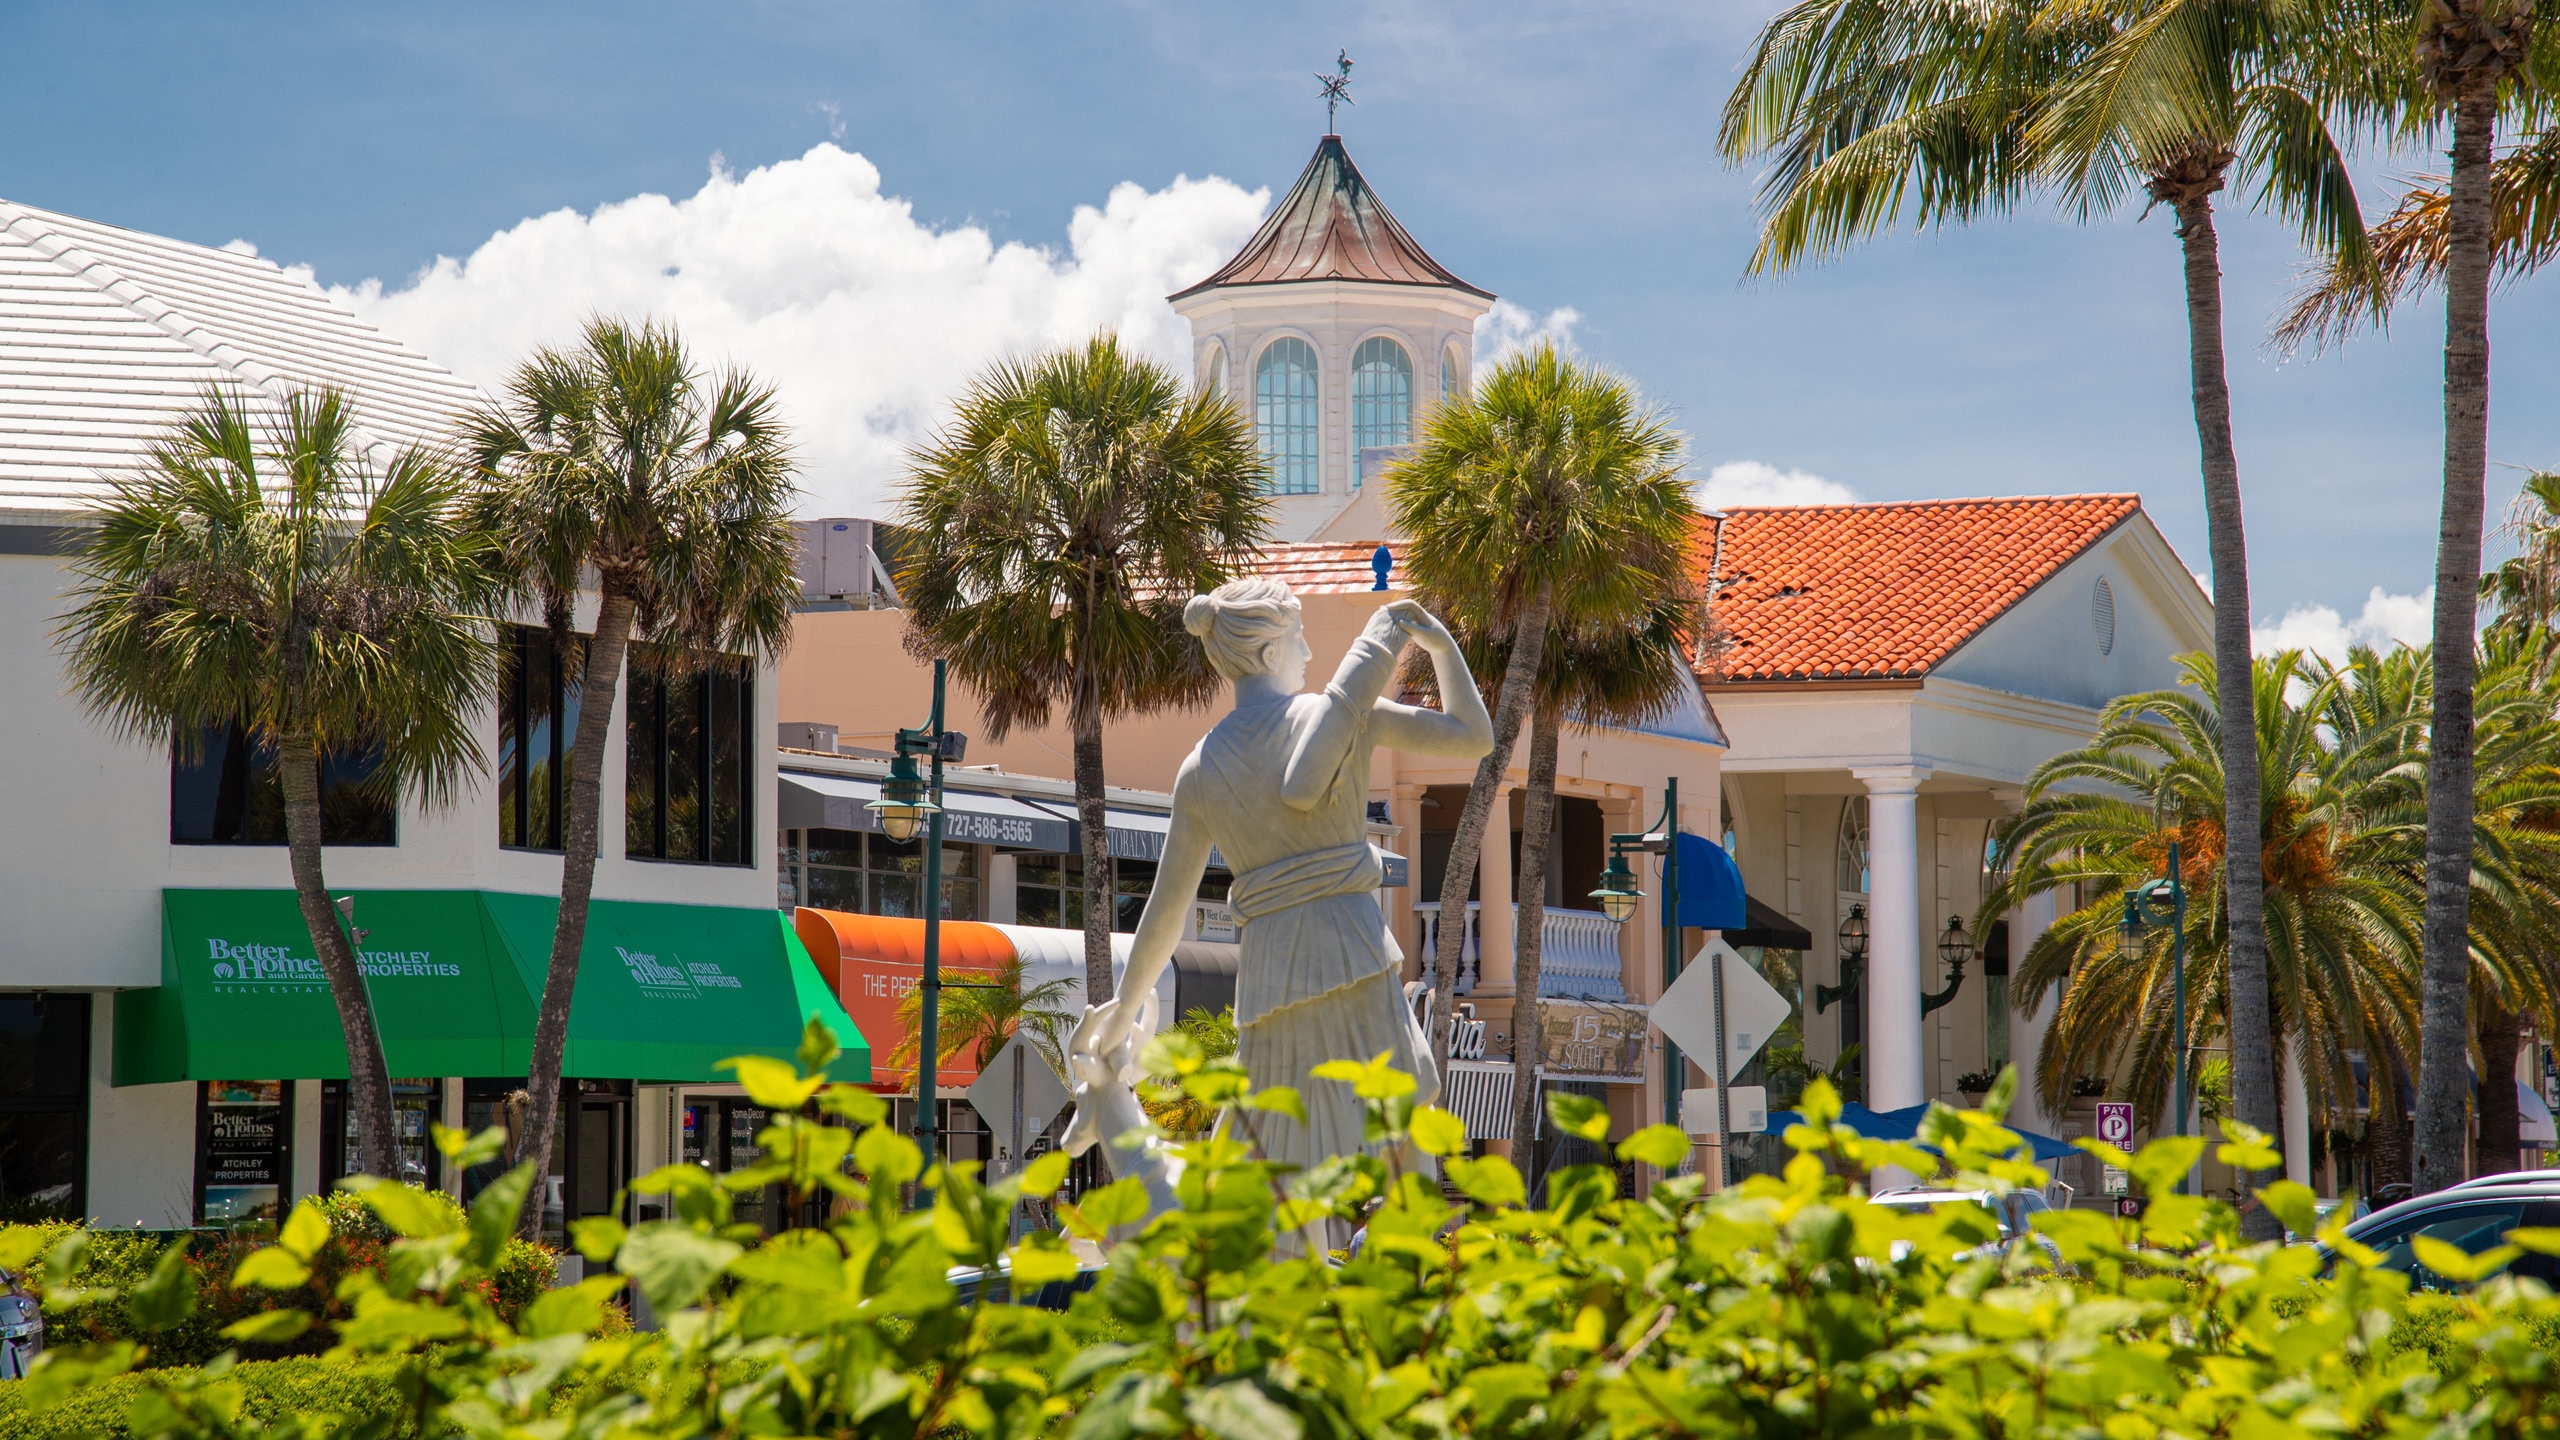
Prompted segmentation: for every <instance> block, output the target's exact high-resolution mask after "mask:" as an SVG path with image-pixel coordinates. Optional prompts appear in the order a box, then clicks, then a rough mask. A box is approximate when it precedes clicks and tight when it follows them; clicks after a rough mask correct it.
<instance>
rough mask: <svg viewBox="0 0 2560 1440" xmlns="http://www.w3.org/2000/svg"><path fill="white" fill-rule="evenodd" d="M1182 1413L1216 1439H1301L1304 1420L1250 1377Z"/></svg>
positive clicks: (1204, 1393) (1190, 1402)
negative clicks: (1275, 1402) (1279, 1404)
mask: <svg viewBox="0 0 2560 1440" xmlns="http://www.w3.org/2000/svg"><path fill="white" fill-rule="evenodd" d="M1407 1078H1411V1077H1407ZM1182 1413H1183V1414H1184V1415H1187V1416H1189V1417H1190V1419H1191V1423H1192V1424H1194V1425H1197V1426H1199V1427H1200V1428H1201V1429H1202V1430H1203V1431H1205V1432H1207V1433H1208V1434H1210V1435H1213V1436H1215V1437H1217V1440H1300V1437H1301V1436H1303V1435H1304V1434H1305V1433H1306V1422H1304V1421H1302V1420H1300V1419H1299V1418H1298V1417H1297V1416H1296V1415H1295V1414H1292V1413H1291V1412H1289V1411H1287V1410H1284V1409H1282V1408H1280V1407H1279V1406H1278V1405H1276V1404H1274V1403H1272V1399H1271V1397H1270V1396H1268V1395H1265V1394H1263V1393H1262V1387H1261V1386H1259V1385H1256V1384H1254V1383H1253V1382H1252V1381H1250V1380H1230V1381H1228V1382H1227V1383H1226V1384H1224V1385H1217V1386H1212V1387H1211V1388H1209V1389H1207V1390H1195V1391H1193V1392H1192V1393H1191V1394H1190V1395H1189V1396H1187V1397H1185V1398H1184V1400H1183V1402H1182Z"/></svg>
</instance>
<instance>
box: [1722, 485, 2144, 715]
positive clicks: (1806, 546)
mask: <svg viewBox="0 0 2560 1440" xmlns="http://www.w3.org/2000/svg"><path fill="white" fill-rule="evenodd" d="M2141 509H2142V500H2141V497H2140V496H2136V495H2036V496H2021V497H2016V498H2007V499H1982V500H1921V501H1912V502H1908V503H1901V504H1889V505H1805V506H1771V507H1736V508H1735V509H1732V510H1728V511H1726V512H1725V513H1724V514H1723V516H1722V517H1720V518H1719V517H1713V516H1711V517H1709V518H1708V519H1707V521H1706V522H1705V524H1704V525H1703V526H1702V527H1701V530H1700V535H1699V540H1698V548H1697V560H1696V564H1697V567H1698V570H1699V572H1700V573H1701V574H1704V573H1705V572H1706V570H1707V568H1708V566H1709V565H1710V564H1711V563H1714V557H1715V555H1716V553H1717V547H1718V543H1719V541H1720V542H1721V546H1722V563H1721V564H1720V565H1718V566H1717V572H1718V573H1717V574H1716V575H1715V576H1714V577H1713V578H1714V579H1715V580H1716V581H1718V582H1720V584H1719V587H1718V588H1717V590H1716V592H1715V596H1716V600H1715V614H1716V619H1717V621H1718V622H1719V623H1720V624H1721V625H1722V626H1723V628H1724V629H1725V630H1726V631H1727V632H1728V633H1729V634H1730V636H1731V637H1732V642H1733V643H1732V648H1731V649H1730V650H1728V651H1727V652H1726V653H1725V655H1724V657H1723V664H1722V667H1721V673H1722V676H1723V678H1724V679H1725V680H1727V681H1752V680H1861V679H1908V678H1916V677H1918V676H1922V675H1925V674H1927V673H1928V672H1929V670H1930V669H1931V668H1932V667H1934V666H1936V665H1937V664H1938V663H1939V662H1940V661H1943V660H1945V659H1946V658H1947V657H1948V656H1949V655H1950V654H1953V653H1954V652H1955V650H1956V648H1957V647H1958V646H1960V645H1962V644H1963V643H1964V642H1965V641H1966V640H1968V639H1970V638H1971V637H1972V636H1973V635H1974V634H1976V633H1977V632H1979V631H1980V630H1981V629H1982V628H1983V627H1984V626H1985V625H1988V624H1990V623H1991V622H1992V621H1993V620H1994V619H1996V618H1998V617H1999V616H2000V614H2001V613H2002V612H2004V611H2006V610H2007V609H2008V608H2009V607H2010V606H2012V605H2015V604H2017V603H2018V602H2019V601H2020V600H2022V599H2024V598H2026V596H2027V594H2028V592H2030V591H2032V590H2034V589H2035V588H2036V587H2037V586H2038V585H2041V584H2043V583H2044V581H2045V580H2046V579H2048V578H2049V577H2051V576H2052V575H2053V574H2054V572H2055V571H2057V570H2060V569H2061V568H2062V567H2063V566H2064V565H2065V564H2067V563H2069V562H2070V560H2071V559H2072V558H2073V557H2074V556H2077V555H2079V554H2080V553H2081V552H2083V551H2085V550H2087V549H2088V548H2089V547H2090V546H2092V545H2094V544H2096V543H2097V542H2098V541H2099V540H2100V539H2101V538H2103V537H2104V536H2106V535H2107V534H2108V533H2109V532H2111V531H2113V530H2114V529H2115V528H2116V527H2117V526H2119V525H2122V524H2124V523H2125V522H2126V521H2127V520H2129V519H2131V518H2132V517H2133V516H2135V515H2136V514H2138V513H2140V511H2141Z"/></svg>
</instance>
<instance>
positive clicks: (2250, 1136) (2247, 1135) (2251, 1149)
mask: <svg viewBox="0 0 2560 1440" xmlns="http://www.w3.org/2000/svg"><path fill="white" fill-rule="evenodd" d="M2222 1133H2223V1135H2224V1137H2225V1138H2227V1139H2228V1140H2229V1142H2230V1143H2229V1144H2226V1145H2221V1146H2218V1147H2216V1148H2215V1150H2214V1158H2215V1159H2217V1160H2220V1161H2221V1162H2222V1163H2223V1164H2225V1165H2229V1166H2231V1167H2233V1168H2234V1169H2238V1170H2272V1169H2274V1168H2275V1167H2276V1166H2278V1165H2281V1164H2283V1163H2284V1153H2283V1152H2282V1151H2280V1150H2278V1149H2276V1147H2275V1145H2274V1143H2273V1142H2272V1141H2271V1140H2269V1139H2268V1137H2267V1132H2265V1131H2264V1130H2260V1129H2258V1128H2257V1127H2256V1126H2254V1125H2245V1124H2242V1123H2241V1122H2240V1121H2237V1120H2229V1119H2226V1120H2224V1121H2223V1122H2222Z"/></svg>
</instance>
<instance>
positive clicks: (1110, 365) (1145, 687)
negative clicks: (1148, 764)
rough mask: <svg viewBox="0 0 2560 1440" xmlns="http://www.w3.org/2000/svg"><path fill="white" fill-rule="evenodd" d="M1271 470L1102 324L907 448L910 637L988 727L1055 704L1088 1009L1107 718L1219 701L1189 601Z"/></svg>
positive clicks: (1107, 941)
mask: <svg viewBox="0 0 2560 1440" xmlns="http://www.w3.org/2000/svg"><path fill="white" fill-rule="evenodd" d="M1268 481H1269V470H1268V468H1267V467H1266V466H1265V465H1264V464H1263V462H1262V458H1261V455H1260V453H1259V452H1258V451H1257V450H1256V448H1255V445H1254V440H1253V435H1252V432H1251V429H1250V428H1249V427H1248V426H1247V425H1246V424H1245V422H1244V419H1243V417H1241V416H1239V415H1238V414H1237V413H1236V411H1235V407H1234V406H1232V405H1231V404H1229V403H1228V402H1227V400H1226V399H1225V398H1224V397H1223V396H1217V395H1211V394H1208V393H1206V392H1199V393H1191V394H1186V393H1185V392H1184V388H1183V385H1182V382H1181V381H1180V380H1179V379H1177V378H1176V377H1175V376H1174V374H1173V372H1172V371H1170V370H1167V369H1166V368H1165V367H1163V366H1161V365H1158V364H1156V363H1154V362H1152V361H1150V360H1147V359H1145V358H1143V357H1141V356H1139V355H1137V354H1135V353H1133V352H1132V351H1130V350H1128V349H1126V348H1124V347H1123V346H1122V345H1121V344H1120V341H1119V338H1118V337H1117V336H1114V335H1112V334H1110V333H1108V332H1105V333H1103V334H1101V335H1097V336H1095V337H1094V338H1093V339H1092V340H1089V341H1087V342H1086V343H1084V344H1083V345H1079V346H1072V347H1069V348H1066V349H1061V350H1054V351H1051V352H1049V353H1048V354H1045V355H1042V356H1039V357H1037V358H1035V359H1032V360H1027V361H1007V362H1005V363H1003V364H999V365H997V366H995V367H994V368H992V369H990V370H988V371H987V372H986V373H985V374H983V375H980V376H979V377H978V378H977V379H976V380H974V381H972V382H970V385H969V388H968V390H967V392H966V393H964V394H963V395H962V396H961V397H960V401H959V404H958V407H957V409H956V412H955V413H954V414H953V416H952V419H951V423H950V424H949V425H947V426H946V427H944V429H943V430H942V432H941V433H940V434H939V435H937V436H936V437H934V439H933V440H932V442H931V443H929V444H927V445H925V446H923V447H922V448H920V449H918V450H917V451H915V453H914V454H912V455H911V456H909V457H908V479H907V489H906V495H905V515H906V520H907V523H908V525H909V526H910V527H912V535H911V536H910V539H909V542H908V543H907V544H906V545H905V546H904V547H903V549H902V551H901V556H900V560H899V566H898V588H899V590H900V591H901V593H903V594H904V595H905V596H906V598H907V607H908V608H907V648H908V649H909V650H910V651H912V652H914V653H915V654H916V655H917V656H919V657H922V658H928V659H944V660H948V661H949V662H950V664H951V670H952V673H953V674H955V675H957V676H958V677H959V679H960V683H961V684H963V685H965V686H967V687H968V688H969V689H970V690H971V691H973V692H975V693H976V695H977V697H978V703H979V710H980V713H982V714H983V715H985V717H986V723H987V730H988V733H989V738H991V739H997V740H1001V739H1003V738H1004V737H1005V736H1006V735H1008V734H1010V733H1011V732H1012V730H1013V728H1014V727H1015V726H1017V725H1028V726H1035V727H1036V726H1041V725H1046V724H1047V723H1049V717H1050V716H1051V714H1052V713H1054V712H1055V711H1056V710H1057V709H1059V708H1060V707H1063V708H1064V709H1065V711H1066V716H1067V726H1068V729H1069V730H1070V732H1071V733H1072V734H1073V736H1074V751H1075V762H1074V763H1075V784H1076V816H1077V819H1078V820H1079V821H1080V822H1081V828H1082V830H1083V832H1084V834H1083V846H1084V960H1085V992H1084V993H1085V1000H1086V1002H1087V1003H1088V1004H1100V1003H1102V1002H1103V1001H1105V1000H1108V999H1110V998H1111V990H1112V977H1111V915H1112V901H1111V895H1112V888H1111V852H1110V849H1109V848H1108V845H1107V843H1106V842H1107V841H1108V839H1109V835H1110V831H1109V828H1108V823H1109V822H1108V819H1107V812H1106V811H1105V809H1104V805H1103V774H1102V726H1103V722H1104V721H1106V720H1110V719H1114V718H1117V717H1119V716H1122V715H1143V714H1147V713H1149V712H1152V711H1157V710H1163V709H1167V708H1172V707H1197V706H1203V705H1207V704H1208V703H1209V702H1210V701H1211V700H1212V699H1214V698H1215V697H1216V695H1217V693H1218V685H1217V680H1218V677H1217V675H1216V674H1215V673H1214V672H1212V671H1211V670H1210V669H1209V665H1208V661H1207V660H1206V659H1205V658H1204V656H1203V655H1202V653H1201V650H1200V647H1199V646H1198V645H1196V644H1193V643H1192V641H1191V637H1190V634H1189V633H1188V632H1187V631H1185V630H1184V629H1183V628H1182V607H1183V603H1184V601H1186V600H1187V599H1189V597H1191V596H1192V595H1194V594H1196V593H1200V592H1203V591H1208V590H1213V589H1215V588H1217V587H1218V586H1219V585H1221V584H1223V583H1225V582H1226V581H1228V580H1230V579H1233V578H1234V577H1235V576H1236V575H1237V574H1238V573H1239V571H1240V570H1241V568H1242V566H1243V564H1244V562H1245V558H1246V554H1247V552H1248V551H1250V550H1252V549H1253V548H1254V547H1255V546H1258V545H1260V544H1261V543H1262V542H1263V541H1264V540H1265V539H1267V538H1268V537H1269V536H1270V533H1271V518H1270V501H1269V500H1268V499H1267V498H1266V496H1265V491H1266V488H1267V485H1268Z"/></svg>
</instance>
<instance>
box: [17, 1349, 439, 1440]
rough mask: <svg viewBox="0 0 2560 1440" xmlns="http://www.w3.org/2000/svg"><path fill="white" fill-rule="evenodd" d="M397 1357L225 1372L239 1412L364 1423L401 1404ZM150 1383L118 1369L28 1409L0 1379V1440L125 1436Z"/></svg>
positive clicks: (278, 1420) (307, 1359) (269, 1420)
mask: <svg viewBox="0 0 2560 1440" xmlns="http://www.w3.org/2000/svg"><path fill="white" fill-rule="evenodd" d="M402 1363H403V1362H401V1361H397V1360H390V1361H384V1360H370V1361H362V1362H357V1363H354V1364H349V1363H347V1362H344V1361H338V1360H329V1359H323V1358H321V1357H318V1356H303V1357H298V1358H295V1359H289V1360H251V1361H245V1362H243V1363H241V1364H238V1365H234V1366H232V1367H231V1370H230V1372H229V1378H230V1379H231V1380H232V1381H233V1382H234V1383H236V1384H238V1385H239V1387H240V1390H241V1398H242V1402H243V1403H242V1407H241V1408H242V1410H243V1412H244V1414H245V1415H246V1416H247V1417H248V1418H250V1419H254V1420H256V1421H259V1422H261V1423H263V1424H266V1425H271V1426H273V1425H284V1424H288V1423H290V1422H292V1421H293V1420H294V1419H295V1417H297V1416H305V1415H336V1416H343V1417H345V1418H346V1419H347V1420H349V1421H352V1422H357V1423H363V1422H370V1421H377V1420H381V1419H384V1418H387V1417H389V1416H391V1415H393V1414H394V1413H396V1412H397V1411H398V1410H399V1408H400V1392H399V1389H398V1388H397V1386H396V1384H395V1381H396V1380H397V1378H398V1375H399V1371H400V1366H401V1364H402ZM150 1383H151V1382H150V1381H149V1379H147V1378H146V1377H145V1376H143V1375H119V1376H116V1377H114V1378H112V1379H107V1380H100V1381H98V1382H96V1383H94V1384H91V1385H86V1386H83V1387H81V1388H80V1389H78V1390H77V1391H74V1392H73V1393H72V1394H70V1395H69V1396H67V1397H65V1398H64V1399H63V1400H60V1401H58V1402H56V1403H54V1404H50V1405H47V1406H45V1407H44V1408H43V1409H41V1410H30V1409H29V1408H28V1407H27V1405H26V1403H25V1393H24V1392H25V1390H26V1386H25V1385H24V1384H23V1383H21V1382H18V1381H7V1380H0V1440H74V1437H85V1436H125V1435H130V1434H132V1433H133V1432H132V1430H131V1429H130V1428H129V1427H128V1425H127V1424H126V1415H127V1413H128V1412H129V1411H130V1410H131V1408H132V1405H133V1401H134V1399H135V1397H136V1396H138V1395H140V1394H141V1393H142V1392H143V1391H144V1389H145V1388H146V1387H147V1386H148V1385H149V1384H150Z"/></svg>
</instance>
